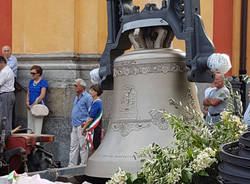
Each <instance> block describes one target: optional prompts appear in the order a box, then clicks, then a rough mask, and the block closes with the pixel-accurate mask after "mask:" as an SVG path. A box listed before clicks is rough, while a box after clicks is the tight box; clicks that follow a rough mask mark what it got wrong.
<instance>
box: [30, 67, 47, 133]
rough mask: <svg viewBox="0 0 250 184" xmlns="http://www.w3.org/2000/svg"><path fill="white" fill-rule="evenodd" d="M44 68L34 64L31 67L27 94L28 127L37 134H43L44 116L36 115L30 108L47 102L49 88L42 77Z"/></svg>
mask: <svg viewBox="0 0 250 184" xmlns="http://www.w3.org/2000/svg"><path fill="white" fill-rule="evenodd" d="M42 73H43V69H42V68H41V67H40V66H38V65H34V66H32V67H31V69H30V75H31V76H32V78H33V79H32V80H30V83H29V86H28V88H29V89H28V91H27V96H26V107H27V118H28V128H30V129H32V130H33V131H34V133H35V134H41V131H42V125H43V117H35V116H33V115H32V114H31V112H30V109H31V107H32V106H33V105H35V104H45V95H46V91H47V90H48V82H47V81H46V80H45V79H44V78H42Z"/></svg>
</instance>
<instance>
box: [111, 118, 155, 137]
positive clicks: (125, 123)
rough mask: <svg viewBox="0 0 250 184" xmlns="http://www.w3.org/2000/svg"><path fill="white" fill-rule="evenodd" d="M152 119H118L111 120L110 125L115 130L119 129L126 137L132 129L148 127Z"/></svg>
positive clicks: (137, 129) (138, 129)
mask: <svg viewBox="0 0 250 184" xmlns="http://www.w3.org/2000/svg"><path fill="white" fill-rule="evenodd" d="M151 122H152V120H150V119H148V120H147V119H145V120H128V119H126V120H118V121H115V122H111V124H110V127H111V129H112V130H113V131H118V132H119V133H120V134H121V136H123V137H126V136H127V135H129V133H131V132H132V131H140V130H142V129H143V128H148V127H150V125H151Z"/></svg>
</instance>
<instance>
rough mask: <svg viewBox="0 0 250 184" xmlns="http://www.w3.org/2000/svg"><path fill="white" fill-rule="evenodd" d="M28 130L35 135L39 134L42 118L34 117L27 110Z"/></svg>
mask: <svg viewBox="0 0 250 184" xmlns="http://www.w3.org/2000/svg"><path fill="white" fill-rule="evenodd" d="M27 118H28V128H30V129H32V131H33V132H34V133H35V134H41V133H42V128H43V117H35V116H33V115H32V114H31V112H30V110H27Z"/></svg>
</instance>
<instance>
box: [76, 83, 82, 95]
mask: <svg viewBox="0 0 250 184" xmlns="http://www.w3.org/2000/svg"><path fill="white" fill-rule="evenodd" d="M74 87H75V91H76V92H77V93H79V92H82V91H83V87H82V86H81V85H80V84H79V83H76V84H74Z"/></svg>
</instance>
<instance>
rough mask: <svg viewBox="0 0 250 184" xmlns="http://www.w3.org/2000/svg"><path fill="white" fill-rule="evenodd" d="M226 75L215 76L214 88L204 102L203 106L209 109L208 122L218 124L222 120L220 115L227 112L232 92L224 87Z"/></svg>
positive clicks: (218, 74)
mask: <svg viewBox="0 0 250 184" xmlns="http://www.w3.org/2000/svg"><path fill="white" fill-rule="evenodd" d="M224 80H225V79H224V75H223V74H220V73H216V74H215V79H214V82H213V85H214V87H215V88H213V89H212V90H211V91H210V92H209V94H208V96H207V98H205V99H204V100H203V105H204V106H206V107H207V111H208V115H207V116H206V121H207V122H211V121H212V122H213V123H217V122H218V121H219V120H220V113H221V112H222V111H224V110H225V108H226V106H227V102H226V100H227V98H228V97H229V96H230V92H229V90H228V89H227V87H226V86H224Z"/></svg>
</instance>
